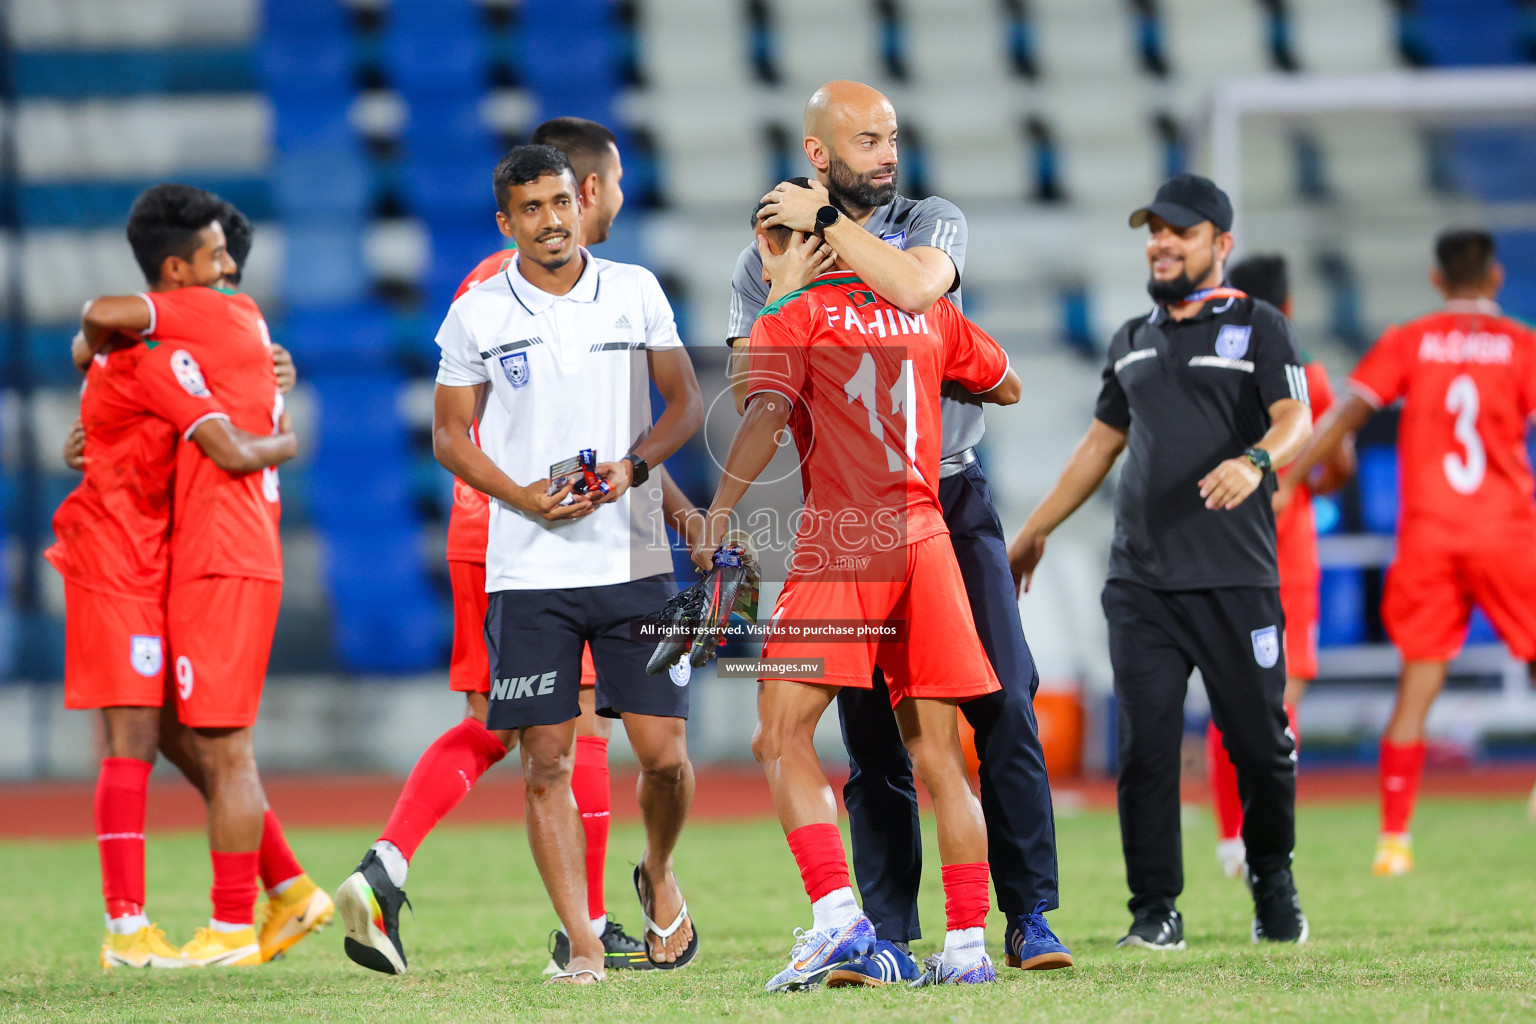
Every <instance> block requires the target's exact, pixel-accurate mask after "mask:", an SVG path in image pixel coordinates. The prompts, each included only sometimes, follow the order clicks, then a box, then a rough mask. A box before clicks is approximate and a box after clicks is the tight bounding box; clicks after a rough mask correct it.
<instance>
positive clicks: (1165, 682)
mask: <svg viewBox="0 0 1536 1024" xmlns="http://www.w3.org/2000/svg"><path fill="white" fill-rule="evenodd" d="M1103 600H1104V614H1105V616H1106V617H1107V618H1108V620H1109V656H1110V661H1111V663H1112V664H1113V666H1114V673H1115V697H1116V699H1117V701H1118V704H1119V729H1120V783H1119V804H1120V843H1121V846H1122V848H1123V849H1124V851H1125V876H1126V882H1127V883H1128V884H1129V886H1130V890H1131V901H1130V907H1131V911H1132V913H1135V912H1138V911H1141V910H1143V909H1171V908H1172V907H1173V905H1174V900H1175V899H1176V898H1177V897H1178V896H1179V894H1180V893H1181V892H1183V890H1184V863H1183V851H1182V842H1181V836H1180V832H1179V764H1180V754H1181V746H1182V743H1183V738H1184V695H1185V693H1186V691H1187V689H1188V686H1189V675H1190V671H1191V670H1192V669H1194V668H1196V667H1198V668H1199V669H1200V674H1201V675H1202V676H1203V677H1204V678H1205V688H1206V692H1207V693H1208V694H1209V695H1210V700H1211V717H1212V718H1213V719H1214V720H1215V722H1216V727H1217V728H1218V729H1220V730H1221V733H1222V736H1223V737H1224V738H1225V741H1226V746H1227V752H1228V753H1229V754H1230V755H1231V757H1232V764H1233V765H1234V766H1235V767H1236V768H1237V788H1238V793H1239V795H1240V796H1241V797H1242V801H1243V842H1244V843H1245V844H1246V846H1247V847H1248V866H1249V868H1250V869H1251V870H1253V871H1254V872H1256V873H1258V874H1261V875H1262V874H1265V873H1267V872H1270V871H1275V870H1278V869H1280V868H1284V867H1288V866H1289V865H1290V862H1291V850H1292V848H1293V847H1294V846H1295V843H1296V744H1295V742H1294V738H1293V737H1292V736H1291V734H1290V729H1289V726H1288V724H1287V722H1286V717H1285V705H1284V697H1285V658H1284V655H1283V653H1282V651H1281V644H1280V637H1281V635H1282V633H1283V631H1284V625H1285V624H1284V622H1283V621H1282V615H1281V610H1280V593H1279V591H1278V590H1277V589H1274V588H1264V587H1220V588H1213V589H1210V590H1152V589H1150V588H1148V587H1144V586H1142V585H1140V584H1137V583H1131V582H1129V581H1126V580H1110V581H1109V583H1108V584H1107V585H1106V586H1105V587H1104V598H1103Z"/></svg>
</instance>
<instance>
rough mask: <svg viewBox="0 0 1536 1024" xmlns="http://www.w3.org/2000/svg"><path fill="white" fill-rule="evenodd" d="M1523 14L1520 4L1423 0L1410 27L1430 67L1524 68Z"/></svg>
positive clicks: (1499, 0) (1492, 0)
mask: <svg viewBox="0 0 1536 1024" xmlns="http://www.w3.org/2000/svg"><path fill="white" fill-rule="evenodd" d="M1521 14H1522V12H1521V11H1520V8H1519V4H1518V3H1517V0H1419V4H1418V9H1417V11H1416V12H1415V13H1414V14H1412V15H1410V25H1411V28H1412V31H1413V34H1414V37H1415V39H1416V42H1417V44H1418V45H1419V46H1420V47H1421V48H1422V50H1423V53H1424V56H1425V58H1426V59H1427V60H1428V62H1429V63H1430V64H1434V65H1487V64H1520V63H1523V62H1524V61H1525V60H1526V55H1525V53H1524V52H1523V48H1522V46H1521V38H1520V36H1521V31H1522V28H1523V24H1522V16H1521Z"/></svg>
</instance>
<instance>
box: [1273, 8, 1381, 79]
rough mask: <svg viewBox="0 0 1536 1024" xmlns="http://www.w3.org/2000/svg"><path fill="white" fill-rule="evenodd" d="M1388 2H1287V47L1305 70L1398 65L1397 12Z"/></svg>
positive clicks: (1359, 68) (1377, 68)
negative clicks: (1289, 29)
mask: <svg viewBox="0 0 1536 1024" xmlns="http://www.w3.org/2000/svg"><path fill="white" fill-rule="evenodd" d="M1393 8H1394V5H1393V4H1390V3H1388V2H1387V0H1287V2H1286V10H1287V12H1288V14H1289V18H1290V28H1291V48H1292V50H1293V52H1294V53H1295V55H1296V59H1297V61H1298V62H1300V64H1301V67H1302V69H1303V70H1305V71H1325V72H1340V71H1386V70H1390V69H1392V68H1395V67H1398V66H1399V65H1400V64H1401V63H1402V59H1401V57H1400V56H1399V54H1398V50H1397V15H1396V13H1395V12H1394V10H1393Z"/></svg>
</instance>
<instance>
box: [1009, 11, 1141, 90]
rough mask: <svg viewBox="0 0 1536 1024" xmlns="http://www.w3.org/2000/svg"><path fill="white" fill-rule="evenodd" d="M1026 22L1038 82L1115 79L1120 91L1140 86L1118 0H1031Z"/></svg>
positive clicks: (1129, 27)
mask: <svg viewBox="0 0 1536 1024" xmlns="http://www.w3.org/2000/svg"><path fill="white" fill-rule="evenodd" d="M1029 24H1030V28H1031V33H1032V36H1033V39H1034V52H1035V60H1036V62H1037V63H1038V65H1039V67H1040V73H1041V78H1042V80H1043V81H1044V82H1046V83H1056V82H1060V83H1069V82H1099V83H1103V84H1105V85H1110V84H1114V83H1120V84H1123V85H1125V86H1126V87H1127V88H1126V89H1125V91H1124V92H1122V93H1121V95H1122V96H1124V95H1130V94H1131V93H1132V92H1137V91H1140V89H1141V88H1144V87H1143V86H1141V85H1140V83H1139V82H1138V81H1137V79H1138V75H1139V72H1138V59H1137V56H1136V46H1135V36H1134V32H1133V22H1132V19H1131V14H1130V6H1129V5H1128V4H1126V3H1124V2H1123V0H1033V2H1032V3H1031V4H1030V5H1029Z"/></svg>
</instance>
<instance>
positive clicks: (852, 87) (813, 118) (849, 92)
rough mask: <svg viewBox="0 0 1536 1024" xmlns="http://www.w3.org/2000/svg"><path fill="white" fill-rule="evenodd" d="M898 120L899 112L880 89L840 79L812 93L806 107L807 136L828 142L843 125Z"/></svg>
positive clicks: (805, 125)
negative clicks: (848, 122)
mask: <svg viewBox="0 0 1536 1024" xmlns="http://www.w3.org/2000/svg"><path fill="white" fill-rule="evenodd" d="M882 116H883V117H886V118H889V119H890V120H891V121H892V122H893V123H894V122H895V120H896V108H895V107H893V106H891V101H890V100H888V99H886V98H885V94H884V93H882V92H881V91H880V90H878V89H874V88H871V87H870V86H867V85H865V84H864V83H863V82H849V81H845V80H842V79H839V80H838V81H836V82H828V83H827V84H826V85H824V86H822V87H821V88H820V89H817V90H816V91H815V92H813V93H811V98H810V100H809V102H807V103H806V105H805V124H804V127H805V134H806V135H814V136H816V137H817V138H818V139H823V140H825V139H826V138H827V136H828V135H829V134H831V133H833V132H835V131H836V130H837V127H838V125H839V122H843V121H850V120H851V121H854V122H859V121H873V120H876V119H879V118H881V117H882Z"/></svg>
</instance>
